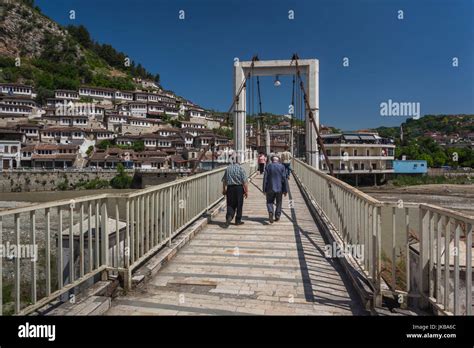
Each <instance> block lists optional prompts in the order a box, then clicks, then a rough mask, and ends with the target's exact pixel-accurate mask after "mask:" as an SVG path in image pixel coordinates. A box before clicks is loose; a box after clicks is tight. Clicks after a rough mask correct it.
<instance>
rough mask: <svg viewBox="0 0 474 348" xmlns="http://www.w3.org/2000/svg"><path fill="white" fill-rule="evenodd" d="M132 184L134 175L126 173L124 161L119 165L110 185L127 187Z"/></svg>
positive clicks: (118, 187) (121, 187)
mask: <svg viewBox="0 0 474 348" xmlns="http://www.w3.org/2000/svg"><path fill="white" fill-rule="evenodd" d="M131 185H132V177H131V176H130V175H128V174H127V173H125V168H124V167H123V165H122V163H119V165H118V166H117V175H116V176H114V177H113V178H112V180H110V186H112V187H113V188H116V189H127V188H130V186H131Z"/></svg>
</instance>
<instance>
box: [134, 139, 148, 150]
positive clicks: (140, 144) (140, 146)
mask: <svg viewBox="0 0 474 348" xmlns="http://www.w3.org/2000/svg"><path fill="white" fill-rule="evenodd" d="M132 149H133V150H134V151H136V152H141V151H144V150H145V143H144V142H143V140H138V141H134V142H133V145H132Z"/></svg>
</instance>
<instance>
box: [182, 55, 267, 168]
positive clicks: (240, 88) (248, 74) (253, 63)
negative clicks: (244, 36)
mask: <svg viewBox="0 0 474 348" xmlns="http://www.w3.org/2000/svg"><path fill="white" fill-rule="evenodd" d="M258 60H259V59H258V56H257V55H255V56H253V57H252V62H251V64H250V70H251V71H253V68H254V65H255V62H256V61H258ZM250 77H251V72H250V71H249V72H248V73H247V76H244V80H243V81H242V83H241V84H240V86H239V89H238V90H237V94H236V95H235V96H234V98H233V99H232V104H231V105H230V107H229V110H228V111H227V125H228V124H229V119H230V113H231V111H232V109H233V108H234V106H235V103H236V102H237V101H238V100H239V97H240V94H241V93H242V91H243V89H244V88H245V87H246V85H247V81H248V79H249V78H250ZM221 127H222V125H219V128H218V129H221ZM234 127H235V125H234ZM244 132H245V129H244ZM234 141H235V139H234ZM210 147H211V144H208V145H207V146H206V147H205V149H204V151H202V152H201V153H200V155H199V157H198V159H197V161H196V162H194V165H193V169H192V170H191V173H190V174H191V175H193V174H194V173H195V171H196V168H197V166H198V164H199V163H201V161H202V158H203V157H204V154H205V153H206V152H207V151H209V148H210ZM212 156H214V153H213V154H212Z"/></svg>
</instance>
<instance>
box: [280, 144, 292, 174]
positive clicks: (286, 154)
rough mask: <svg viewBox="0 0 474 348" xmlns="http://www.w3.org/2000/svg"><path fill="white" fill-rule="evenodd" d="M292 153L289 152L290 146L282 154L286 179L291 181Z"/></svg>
mask: <svg viewBox="0 0 474 348" xmlns="http://www.w3.org/2000/svg"><path fill="white" fill-rule="evenodd" d="M291 157H292V156H291V153H290V152H289V151H288V146H286V147H285V151H283V152H282V153H281V154H280V158H281V163H282V164H283V165H284V166H285V170H286V178H287V179H288V180H290V173H291Z"/></svg>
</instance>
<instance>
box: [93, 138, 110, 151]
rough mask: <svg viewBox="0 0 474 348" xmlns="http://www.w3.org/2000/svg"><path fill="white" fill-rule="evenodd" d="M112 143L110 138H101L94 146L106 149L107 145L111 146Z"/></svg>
mask: <svg viewBox="0 0 474 348" xmlns="http://www.w3.org/2000/svg"><path fill="white" fill-rule="evenodd" d="M112 145H113V144H112V142H111V141H110V140H102V141H101V142H100V143H99V144H97V145H96V146H97V147H98V148H99V149H101V150H107V149H108V148H109V147H111V146H112Z"/></svg>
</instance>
